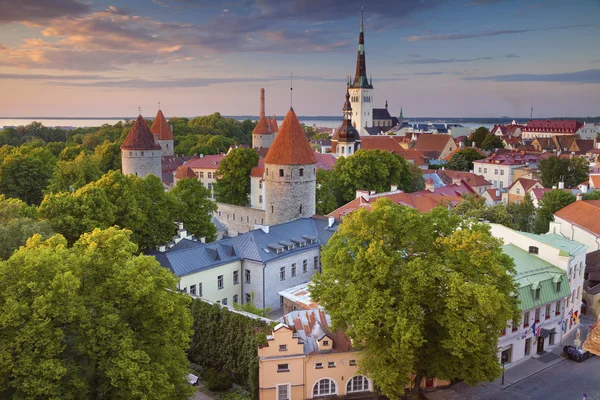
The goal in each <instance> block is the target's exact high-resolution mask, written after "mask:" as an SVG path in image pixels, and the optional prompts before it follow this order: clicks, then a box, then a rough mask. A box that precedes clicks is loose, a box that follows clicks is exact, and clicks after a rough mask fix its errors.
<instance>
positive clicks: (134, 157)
mask: <svg viewBox="0 0 600 400" xmlns="http://www.w3.org/2000/svg"><path fill="white" fill-rule="evenodd" d="M161 157H162V149H161V147H160V145H159V144H158V141H157V139H156V138H155V136H154V134H153V133H152V131H150V128H148V124H146V121H145V120H144V117H142V115H141V114H140V115H138V117H137V119H136V120H135V123H134V124H133V126H132V127H131V130H130V131H129V133H128V134H127V137H126V138H125V141H124V142H123V144H122V145H121V171H123V175H129V174H132V175H136V176H139V177H140V178H144V177H145V176H147V175H150V174H152V175H155V176H156V177H158V178H159V179H161V180H162V165H161Z"/></svg>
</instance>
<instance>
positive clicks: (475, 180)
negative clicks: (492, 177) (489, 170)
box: [436, 169, 492, 187]
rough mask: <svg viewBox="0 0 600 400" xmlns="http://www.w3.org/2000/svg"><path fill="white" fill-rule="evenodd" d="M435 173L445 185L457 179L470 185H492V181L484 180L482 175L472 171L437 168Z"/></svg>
mask: <svg viewBox="0 0 600 400" xmlns="http://www.w3.org/2000/svg"><path fill="white" fill-rule="evenodd" d="M436 173H437V175H438V176H439V177H440V178H441V179H442V182H444V183H445V184H446V185H449V184H451V183H453V182H455V181H457V180H462V181H464V182H466V183H467V184H468V185H469V186H471V187H478V186H492V183H491V182H490V181H488V180H486V179H485V178H484V177H483V176H482V175H477V174H475V173H473V172H463V171H452V170H449V169H444V170H442V169H438V170H437V171H436Z"/></svg>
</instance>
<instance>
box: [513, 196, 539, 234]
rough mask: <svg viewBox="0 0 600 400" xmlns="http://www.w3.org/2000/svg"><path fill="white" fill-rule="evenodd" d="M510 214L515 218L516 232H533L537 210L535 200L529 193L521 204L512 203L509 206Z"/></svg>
mask: <svg viewBox="0 0 600 400" xmlns="http://www.w3.org/2000/svg"><path fill="white" fill-rule="evenodd" d="M507 208H508V213H509V214H510V215H511V216H512V218H513V224H514V227H515V229H516V230H518V231H522V232H532V231H533V224H534V221H535V215H536V209H535V206H534V205H533V199H532V198H531V196H530V195H529V193H527V194H526V195H525V198H524V199H523V201H522V202H520V203H511V204H509V205H508V207H507Z"/></svg>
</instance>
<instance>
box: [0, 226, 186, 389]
mask: <svg viewBox="0 0 600 400" xmlns="http://www.w3.org/2000/svg"><path fill="white" fill-rule="evenodd" d="M129 235H130V233H129V232H128V231H126V230H120V229H118V228H115V227H113V228H109V229H107V230H98V229H97V230H94V231H93V232H92V233H88V234H85V235H84V236H82V237H81V238H80V239H79V240H78V241H77V242H76V243H75V245H74V246H73V247H67V241H66V240H65V239H64V238H63V237H62V236H60V235H56V236H53V237H52V238H50V239H48V240H46V241H44V240H42V238H41V237H40V236H39V235H35V236H33V237H32V238H31V239H30V240H28V242H27V246H26V247H24V248H21V249H20V250H18V251H17V252H15V254H13V255H12V256H11V257H10V258H9V259H8V260H7V261H4V262H0V275H1V276H2V277H3V278H2V279H1V280H0V359H1V360H2V363H0V397H1V398H57V399H58V398H60V399H67V400H70V399H87V398H106V399H109V398H110V399H139V398H146V399H165V398H169V399H182V400H183V399H188V398H189V396H190V395H191V393H192V391H193V389H192V387H191V386H190V385H189V384H188V383H187V381H186V376H187V373H188V368H189V363H188V361H187V357H186V351H187V348H188V346H189V344H190V336H191V333H192V332H191V324H192V319H191V314H190V310H189V306H190V298H189V297H188V296H186V295H185V294H182V293H178V292H177V290H176V284H177V278H176V277H175V276H174V275H173V274H171V273H170V272H169V271H168V270H166V269H164V268H162V267H161V266H160V264H159V263H158V262H157V261H156V260H155V259H154V258H153V257H147V256H137V257H136V256H134V255H133V254H134V253H135V252H136V250H137V248H136V246H135V244H133V243H132V242H131V241H130V240H129Z"/></svg>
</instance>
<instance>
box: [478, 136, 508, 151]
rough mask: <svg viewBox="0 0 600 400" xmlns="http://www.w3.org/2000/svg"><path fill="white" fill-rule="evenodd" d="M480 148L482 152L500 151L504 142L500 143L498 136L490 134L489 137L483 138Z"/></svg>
mask: <svg viewBox="0 0 600 400" xmlns="http://www.w3.org/2000/svg"><path fill="white" fill-rule="evenodd" d="M481 148H482V149H483V150H488V151H492V150H496V149H502V148H504V142H503V141H502V139H501V138H500V136H496V135H491V134H490V135H487V136H486V137H485V139H483V142H482V143H481Z"/></svg>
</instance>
